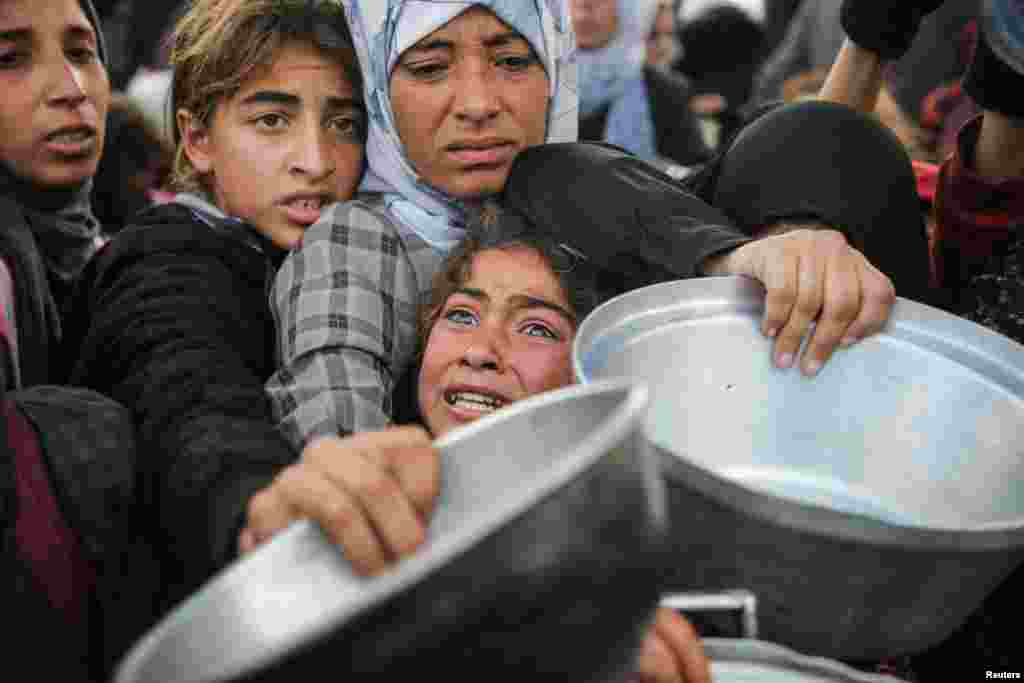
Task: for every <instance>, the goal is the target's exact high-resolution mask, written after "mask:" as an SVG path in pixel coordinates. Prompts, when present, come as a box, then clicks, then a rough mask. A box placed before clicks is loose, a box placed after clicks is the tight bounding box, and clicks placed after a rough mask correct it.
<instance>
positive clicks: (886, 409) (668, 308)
mask: <svg viewBox="0 0 1024 683" xmlns="http://www.w3.org/2000/svg"><path fill="white" fill-rule="evenodd" d="M763 301H764V291H763V289H762V288H761V287H760V285H758V284H757V283H756V282H754V281H752V280H749V279H746V278H738V277H727V278H706V279H698V280H688V281H682V282H672V283H665V284H660V285H655V286H652V287H648V288H645V289H641V290H637V291H634V292H631V293H628V294H626V295H623V296H621V297H618V298H617V299H615V300H612V301H610V302H608V303H607V304H605V305H604V306H602V307H600V308H598V309H597V310H595V311H594V312H593V313H592V314H591V315H590V316H588V317H587V319H586V320H585V321H584V322H583V323H582V325H581V327H580V330H579V333H578V335H577V339H576V342H575V348H574V356H573V362H574V366H575V372H576V374H577V378H578V379H579V380H581V381H591V380H594V379H600V378H609V377H623V376H625V377H632V378H635V379H639V380H642V381H645V382H646V383H647V384H648V386H649V388H650V391H651V408H650V410H649V411H648V417H647V434H648V437H649V438H650V439H651V441H652V442H653V443H654V444H655V446H656V447H657V449H658V450H659V451H660V452H661V454H662V460H663V469H664V471H665V472H666V476H667V478H668V483H669V502H670V505H669V509H670V515H671V519H672V524H673V531H672V542H671V545H672V547H673V552H674V554H675V556H676V563H675V568H674V569H673V570H672V576H671V579H670V585H671V588H672V589H673V590H713V589H721V588H731V587H736V586H742V587H744V588H747V589H749V590H751V591H753V592H754V593H755V594H756V595H757V596H758V599H759V601H760V603H761V624H762V633H761V635H762V637H763V638H764V639H765V640H768V641H772V642H778V643H782V644H785V645H789V646H791V647H794V648H795V649H797V650H799V651H801V652H806V653H809V654H815V655H822V656H826V657H834V658H837V659H872V658H879V657H883V656H889V655H895V654H901V653H906V652H915V651H920V650H923V649H925V648H927V647H929V646H931V645H933V644H935V643H937V642H938V641H940V640H941V639H943V638H944V637H946V636H947V635H949V633H951V632H952V630H953V629H954V628H955V627H956V626H957V625H958V624H959V623H961V622H962V621H963V620H964V619H965V618H966V616H967V615H968V614H969V612H970V611H971V610H972V609H973V608H974V607H976V606H977V605H978V604H979V603H980V602H981V600H982V599H983V597H984V596H985V595H986V594H987V593H988V592H989V591H990V590H991V589H993V588H994V587H995V585H996V584H997V583H998V582H999V580H1001V579H1002V578H1003V577H1005V576H1006V575H1007V574H1008V573H1009V572H1010V571H1011V570H1012V568H1013V567H1014V566H1015V565H1017V564H1019V563H1020V562H1021V561H1022V560H1024V555H1022V548H1024V438H1022V437H1024V398H1022V397H1024V347H1022V346H1020V345H1019V344H1016V343H1015V342H1013V341H1011V340H1009V339H1006V338H1004V337H1002V336H1000V335H997V334H995V333H993V332H990V331H989V330H987V329H985V328H982V327H980V326H978V325H975V324H973V323H970V322H968V321H966V320H963V319H960V318H957V317H954V316H951V315H948V314H946V313H944V312H942V311H939V310H937V309H934V308H930V307H928V306H924V305H922V304H918V303H915V302H912V301H908V300H903V299H900V300H899V301H898V303H897V305H896V307H895V310H894V313H893V316H892V318H891V320H890V322H889V325H888V327H887V329H886V331H885V332H884V333H882V334H879V335H876V336H874V337H872V338H869V339H867V340H864V341H862V342H861V343H859V344H857V345H856V346H854V347H852V348H850V349H848V350H842V351H840V352H838V353H837V354H836V355H835V356H834V357H833V359H832V360H831V361H830V362H829V363H828V364H827V365H826V367H825V368H824V369H823V370H822V372H821V373H820V375H819V376H818V377H816V378H814V379H808V378H805V377H803V376H802V375H801V374H800V373H799V372H798V371H797V370H795V369H794V370H788V371H783V370H778V369H776V368H774V367H773V366H772V364H771V354H770V348H771V343H770V340H768V339H766V338H764V337H763V336H762V335H761V334H760V332H759V322H760V319H761V315H762V313H763Z"/></svg>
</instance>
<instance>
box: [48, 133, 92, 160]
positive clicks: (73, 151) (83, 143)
mask: <svg viewBox="0 0 1024 683" xmlns="http://www.w3.org/2000/svg"><path fill="white" fill-rule="evenodd" d="M43 142H44V143H45V144H46V146H47V147H48V148H49V149H50V150H51V151H52V152H54V153H56V154H57V155H59V156H62V157H66V158H69V159H70V158H78V157H83V156H91V155H92V154H93V153H94V152H95V150H96V146H97V140H96V130H95V129H93V128H90V127H89V126H69V127H67V128H61V129H59V130H55V131H53V132H52V133H50V134H49V135H47V136H46V137H45V138H43Z"/></svg>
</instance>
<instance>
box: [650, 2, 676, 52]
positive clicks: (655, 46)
mask: <svg viewBox="0 0 1024 683" xmlns="http://www.w3.org/2000/svg"><path fill="white" fill-rule="evenodd" d="M677 51H678V48H677V45H676V22H675V17H674V16H673V13H672V5H661V6H660V7H659V8H658V14H657V15H656V16H655V19H654V26H653V27H652V28H651V33H650V34H649V35H648V36H647V63H648V64H650V65H651V66H668V65H669V64H671V63H672V62H673V61H674V60H675V58H676V52H677Z"/></svg>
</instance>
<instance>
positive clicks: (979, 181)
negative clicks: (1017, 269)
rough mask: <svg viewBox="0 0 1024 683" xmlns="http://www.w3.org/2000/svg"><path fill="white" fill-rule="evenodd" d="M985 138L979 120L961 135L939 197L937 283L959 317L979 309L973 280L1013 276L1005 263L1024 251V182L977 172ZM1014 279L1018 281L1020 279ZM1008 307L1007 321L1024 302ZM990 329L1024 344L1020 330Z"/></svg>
mask: <svg viewBox="0 0 1024 683" xmlns="http://www.w3.org/2000/svg"><path fill="white" fill-rule="evenodd" d="M980 133H981V117H980V116H979V117H976V118H974V119H973V120H971V121H969V122H968V123H967V124H966V125H965V126H964V127H963V128H962V129H961V130H960V134H959V136H958V138H957V148H956V153H955V154H953V156H951V157H950V158H949V159H947V160H946V161H945V163H943V165H942V169H941V171H940V172H939V182H938V187H937V190H936V195H935V220H936V226H935V233H936V234H935V242H936V265H937V266H938V279H939V283H940V285H941V287H942V289H943V291H944V292H945V294H946V295H947V296H948V307H949V308H950V310H952V311H953V312H954V313H957V314H960V315H964V314H967V313H970V312H972V311H974V310H975V309H976V307H977V303H976V301H977V294H976V293H974V292H972V291H971V287H970V286H969V285H970V283H971V281H972V279H976V278H979V277H980V276H982V275H986V276H988V277H989V278H992V277H995V276H997V275H1001V274H1002V273H1006V272H1010V271H1011V270H1012V269H1010V268H1009V266H1008V265H1007V264H1006V263H1004V261H1005V260H1006V259H1007V258H1008V256H1009V255H1010V253H1011V251H1010V249H1011V247H1013V248H1015V249H1019V247H1020V245H1019V244H1018V237H1019V234H1020V231H1021V228H1022V225H1024V178H1014V177H1008V178H1001V179H992V178H986V177H985V176H982V175H981V174H979V173H978V172H977V171H975V170H974V168H973V165H972V161H971V160H973V159H974V148H975V146H976V145H977V142H978V136H979V134H980ZM1010 278H1011V279H1015V278H1016V274H1015V273H1013V274H1011V276H1010ZM983 282H985V280H984V279H982V280H979V283H983ZM981 286H982V287H987V286H988V285H984V284H982V285H981ZM994 301H995V299H992V302H993V303H994ZM1006 303H1007V305H1008V306H1009V308H1008V309H1006V311H1005V313H1004V315H1005V316H1018V315H1019V311H1020V307H1021V305H1022V303H1024V302H1021V301H1009V300H1008V301H1007V302H1006ZM986 317H988V316H986ZM999 317H1000V318H1002V317H1003V316H1002V315H1001V316H999ZM988 322H989V323H994V322H995V320H994V319H990V320H989V321H988ZM990 326H991V327H994V328H995V329H996V330H997V331H999V332H1002V333H1003V334H1009V335H1010V336H1011V337H1014V338H1024V335H1022V334H1021V330H1018V329H1016V326H1015V325H1013V326H1009V327H1007V326H1005V325H1001V324H990Z"/></svg>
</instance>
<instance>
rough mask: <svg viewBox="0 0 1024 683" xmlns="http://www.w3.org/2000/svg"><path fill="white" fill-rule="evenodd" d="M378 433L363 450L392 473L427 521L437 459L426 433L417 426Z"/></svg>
mask: <svg viewBox="0 0 1024 683" xmlns="http://www.w3.org/2000/svg"><path fill="white" fill-rule="evenodd" d="M378 434H379V435H380V436H379V438H378V439H377V442H376V443H371V444H369V447H366V448H364V449H363V450H364V453H365V454H366V456H367V457H368V458H370V459H371V460H372V461H373V462H375V463H377V465H378V466H379V467H381V468H383V469H385V470H387V471H390V472H391V473H392V475H393V476H394V477H395V479H396V480H397V481H398V484H399V486H400V487H401V489H402V492H403V493H404V495H405V496H406V498H408V500H409V502H410V503H411V504H412V506H413V507H414V508H415V509H416V511H417V512H418V513H419V515H420V517H421V518H422V519H423V520H425V521H426V520H429V519H430V516H431V514H432V513H433V511H434V504H435V503H436V502H437V496H438V494H439V493H440V490H441V459H440V457H439V456H438V454H437V451H436V450H435V449H434V447H433V446H432V445H431V440H430V435H429V434H427V432H426V431H425V430H423V429H421V428H419V427H396V428H394V429H389V430H387V431H386V432H379V433H378ZM368 436H369V434H364V435H356V436H355V437H353V439H354V440H358V439H359V438H360V437H368Z"/></svg>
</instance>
